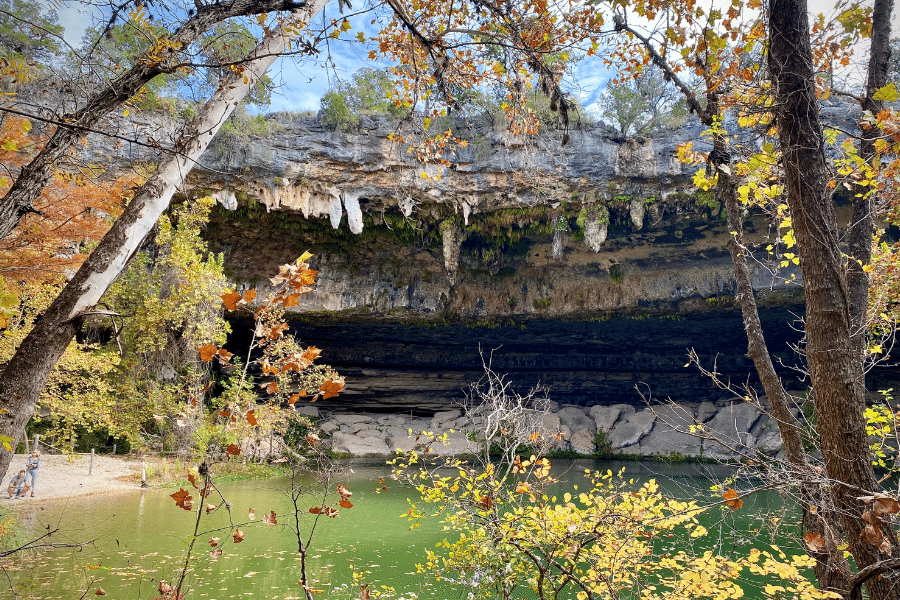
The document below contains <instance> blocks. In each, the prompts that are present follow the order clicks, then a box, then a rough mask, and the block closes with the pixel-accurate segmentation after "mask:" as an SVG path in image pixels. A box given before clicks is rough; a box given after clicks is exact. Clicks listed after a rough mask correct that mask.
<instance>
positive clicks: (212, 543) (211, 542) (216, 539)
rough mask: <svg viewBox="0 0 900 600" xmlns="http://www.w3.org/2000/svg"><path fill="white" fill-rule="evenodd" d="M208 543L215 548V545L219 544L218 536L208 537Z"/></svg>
mask: <svg viewBox="0 0 900 600" xmlns="http://www.w3.org/2000/svg"><path fill="white" fill-rule="evenodd" d="M209 545H210V546H212V547H213V548H215V547H216V546H218V545H219V538H217V537H212V538H209Z"/></svg>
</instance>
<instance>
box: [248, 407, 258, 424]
mask: <svg viewBox="0 0 900 600" xmlns="http://www.w3.org/2000/svg"><path fill="white" fill-rule="evenodd" d="M246 417H247V422H248V423H250V425H253V426H256V424H257V423H258V421H257V420H256V411H255V410H248V411H247V415H246Z"/></svg>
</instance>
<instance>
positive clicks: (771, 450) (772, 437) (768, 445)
mask: <svg viewBox="0 0 900 600" xmlns="http://www.w3.org/2000/svg"><path fill="white" fill-rule="evenodd" d="M781 446H782V441H781V434H780V433H779V432H778V431H766V432H765V433H763V434H762V435H761V436H760V437H759V439H757V440H756V449H757V450H759V451H760V452H762V453H763V454H766V455H768V456H775V455H776V454H778V451H779V450H781Z"/></svg>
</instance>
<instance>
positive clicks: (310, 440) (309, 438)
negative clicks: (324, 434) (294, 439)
mask: <svg viewBox="0 0 900 600" xmlns="http://www.w3.org/2000/svg"><path fill="white" fill-rule="evenodd" d="M320 441H322V440H321V438H320V437H319V436H317V435H316V434H314V433H308V434H306V443H307V444H309V445H310V446H314V445H315V444H316V442H320Z"/></svg>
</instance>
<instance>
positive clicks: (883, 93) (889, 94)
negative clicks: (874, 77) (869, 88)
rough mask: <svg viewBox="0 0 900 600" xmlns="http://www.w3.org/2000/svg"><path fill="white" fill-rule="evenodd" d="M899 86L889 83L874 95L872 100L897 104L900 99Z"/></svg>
mask: <svg viewBox="0 0 900 600" xmlns="http://www.w3.org/2000/svg"><path fill="white" fill-rule="evenodd" d="M898 96H900V95H898V93H897V86H896V85H894V84H893V83H889V84H887V85H886V86H884V87H883V88H881V89H879V90H878V91H877V92H875V93H874V94H873V95H872V100H878V101H881V102H896V101H897V98H898Z"/></svg>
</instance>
